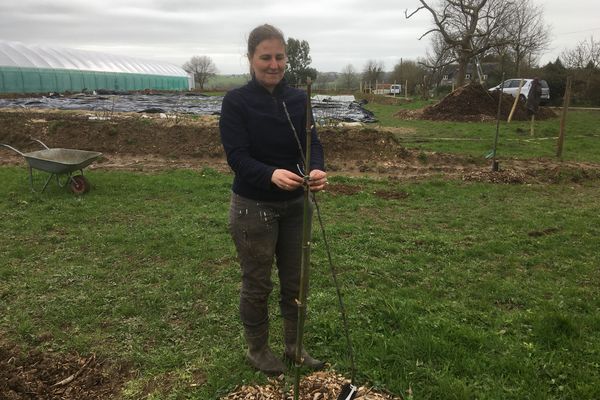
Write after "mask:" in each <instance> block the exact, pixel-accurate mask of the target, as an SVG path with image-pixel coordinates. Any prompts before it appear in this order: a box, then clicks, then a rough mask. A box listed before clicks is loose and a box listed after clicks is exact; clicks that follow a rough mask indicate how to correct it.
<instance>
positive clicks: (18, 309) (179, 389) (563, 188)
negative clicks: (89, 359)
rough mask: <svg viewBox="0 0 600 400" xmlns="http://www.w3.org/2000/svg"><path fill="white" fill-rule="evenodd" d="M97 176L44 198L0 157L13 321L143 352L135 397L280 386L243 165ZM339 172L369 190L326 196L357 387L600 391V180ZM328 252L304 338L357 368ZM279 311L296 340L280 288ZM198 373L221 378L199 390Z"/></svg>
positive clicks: (578, 394) (517, 395)
mask: <svg viewBox="0 0 600 400" xmlns="http://www.w3.org/2000/svg"><path fill="white" fill-rule="evenodd" d="M88 177H89V179H90V180H91V182H92V183H93V185H94V188H93V190H92V191H91V192H90V193H89V194H88V195H86V196H84V197H81V198H77V197H74V196H72V195H71V194H69V193H67V192H66V191H63V190H62V189H59V188H58V187H56V186H50V187H49V189H48V191H47V192H46V193H44V194H31V193H30V192H29V189H28V182H27V174H26V169H25V168H17V167H2V168H0V180H1V181H2V182H3V185H2V190H1V191H0V229H1V231H2V232H3V234H2V235H1V236H0V251H1V257H0V259H1V260H2V261H1V262H0V332H2V334H3V335H4V336H5V337H6V338H9V339H10V340H11V341H13V342H16V343H19V344H22V345H25V346H30V347H36V348H40V349H43V350H49V349H52V350H54V351H55V352H72V351H78V352H80V353H82V354H88V353H89V352H96V353H97V354H98V356H99V357H103V358H111V359H117V360H121V361H122V362H124V363H127V364H131V365H133V367H134V368H135V369H136V370H137V371H138V372H139V373H138V374H137V375H136V376H135V377H134V378H132V380H131V381H130V382H129V383H128V384H127V385H126V387H125V391H124V397H126V398H140V397H142V396H144V395H146V394H148V393H145V390H147V389H145V388H146V387H148V385H147V384H148V383H149V382H157V381H167V380H168V381H169V385H168V387H164V386H163V388H162V389H157V391H155V392H154V393H149V394H150V395H151V398H172V399H175V398H177V399H179V398H191V399H212V398H216V397H218V396H219V395H223V394H225V393H227V392H228V391H230V390H232V389H233V388H234V387H235V386H236V385H240V384H244V383H264V382H265V378H264V377H263V376H262V375H261V374H258V373H255V372H254V371H253V370H252V369H251V368H250V367H249V366H248V365H247V364H246V363H245V362H244V360H243V338H242V335H241V330H240V323H239V320H238V314H237V303H238V290H239V281H240V274H239V269H238V268H239V267H238V264H237V261H236V257H235V251H234V247H233V245H232V243H231V240H230V237H229V234H228V231H227V213H228V200H229V190H230V189H229V186H230V181H231V176H229V175H223V174H219V173H216V172H214V171H211V170H204V171H201V172H194V171H183V170H182V171H166V172H161V173H156V174H142V173H129V172H104V171H91V172H89V173H88ZM331 181H332V185H335V184H336V183H343V184H347V185H356V186H358V187H360V189H361V190H360V192H359V193H357V194H355V195H351V196H344V195H336V194H333V192H332V193H323V194H322V195H321V196H320V202H321V203H320V205H321V208H322V212H323V218H324V222H325V225H326V229H327V230H328V233H329V242H330V244H331V246H332V254H333V259H334V262H335V264H336V266H337V268H338V270H339V274H340V275H339V280H340V282H341V283H342V285H343V289H342V290H343V292H344V294H345V301H346V306H347V310H348V314H349V319H350V327H351V334H352V339H353V342H354V346H355V353H356V362H357V369H358V375H357V379H358V382H359V383H360V384H364V383H367V384H369V385H374V386H375V387H378V388H385V389H387V390H390V391H392V392H395V393H399V394H405V392H406V390H407V389H408V388H409V387H410V388H412V391H413V393H414V398H415V399H417V398H419V399H441V398H444V399H446V398H450V399H472V398H478V399H499V398H502V399H573V398H580V399H592V398H600V363H599V361H598V360H600V297H599V296H598V282H600V271H599V270H598V265H600V255H599V254H600V253H599V252H598V250H597V243H598V237H599V235H600V190H599V189H598V186H597V183H596V182H593V183H592V184H584V185H579V186H576V187H575V186H572V185H568V184H564V185H563V184H560V185H548V186H544V185H527V186H524V185H492V184H483V183H465V182H458V181H443V180H430V181H423V182H417V183H408V182H402V181H397V180H371V179H360V178H342V177H333V178H332V179H331ZM382 190H386V191H402V192H405V193H407V194H408V197H406V198H405V199H403V200H385V199H382V198H380V197H378V196H376V195H375V192H376V191H382ZM312 261H313V264H314V265H313V268H312V276H311V279H312V280H311V295H310V299H309V317H308V324H307V331H306V339H305V341H306V343H307V346H308V347H309V348H310V350H312V352H313V353H314V354H315V355H318V356H320V357H323V358H324V359H326V360H328V361H329V362H331V363H332V364H333V365H334V367H335V368H336V369H337V370H339V371H341V372H343V373H344V374H346V375H347V376H349V374H350V372H349V365H348V361H347V358H346V349H345V342H344V338H343V335H342V330H341V323H340V319H339V314H338V311H337V306H336V304H337V303H336V302H337V300H336V297H335V290H334V287H333V284H332V281H331V277H330V275H329V271H328V266H327V263H326V254H325V251H324V243H323V240H322V238H321V237H320V235H318V234H316V235H315V238H314V241H313V256H312ZM276 291H277V287H276V288H275V292H276ZM271 313H272V323H273V345H274V348H275V350H276V351H277V352H280V351H282V345H281V336H282V335H281V332H280V330H281V321H280V319H279V318H278V316H277V315H278V311H277V305H276V299H275V298H274V297H273V298H272V303H271ZM48 337H51V338H52V339H51V340H47V338H48ZM45 338H46V339H45ZM198 376H203V377H205V378H206V383H204V384H203V385H201V386H197V387H193V386H191V385H190V383H192V382H193V378H192V377H198ZM166 377H168V378H169V379H166Z"/></svg>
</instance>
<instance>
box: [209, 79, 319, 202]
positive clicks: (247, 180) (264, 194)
mask: <svg viewBox="0 0 600 400" xmlns="http://www.w3.org/2000/svg"><path fill="white" fill-rule="evenodd" d="M283 102H285V105H286V108H287V110H288V113H289V114H290V119H291V120H292V123H293V124H294V127H295V128H296V132H297V133H298V137H299V139H300V143H301V145H302V152H303V153H306V150H305V149H304V147H305V146H306V93H305V92H303V91H302V90H299V89H295V88H292V87H290V86H288V85H287V84H286V82H285V81H281V82H280V83H279V85H277V86H276V87H275V90H274V91H273V94H271V93H269V91H268V90H266V89H265V88H264V87H262V86H261V85H260V84H259V83H258V82H256V80H252V81H250V82H248V84H246V85H245V86H242V87H241V88H238V89H234V90H232V91H230V92H228V93H227V94H226V95H225V98H224V99H223V104H222V106H221V119H220V121H219V129H220V131H221V142H222V143H223V148H224V149H225V153H226V155H227V162H228V163H229V166H230V167H231V169H233V171H234V172H235V178H234V180H233V187H232V190H233V192H234V193H237V194H238V195H240V196H243V197H246V198H249V199H253V200H259V201H280V200H290V199H293V198H296V197H298V196H301V195H302V192H303V189H302V188H298V189H297V190H295V191H292V192H290V191H285V190H282V189H280V188H278V187H277V186H276V185H274V184H273V183H271V176H272V175H273V171H275V170H276V169H278V168H283V169H287V170H289V171H292V172H295V173H296V174H298V175H301V174H300V172H299V171H298V165H302V161H301V160H302V158H301V156H300V150H299V149H298V143H297V141H296V138H295V137H294V131H293V130H292V127H291V126H290V124H289V122H288V119H287V116H286V114H285V111H284V108H283ZM312 133H313V134H312V138H311V143H312V145H311V160H310V169H311V170H312V169H320V170H324V160H323V147H322V146H321V142H320V141H319V138H318V136H317V132H316V130H315V129H313V132H312Z"/></svg>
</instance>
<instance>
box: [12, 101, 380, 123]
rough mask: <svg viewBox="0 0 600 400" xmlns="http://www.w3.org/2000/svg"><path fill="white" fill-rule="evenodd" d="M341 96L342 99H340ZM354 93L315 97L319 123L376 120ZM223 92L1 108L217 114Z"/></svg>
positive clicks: (14, 104) (33, 103)
mask: <svg viewBox="0 0 600 400" xmlns="http://www.w3.org/2000/svg"><path fill="white" fill-rule="evenodd" d="M340 98H341V100H340ZM350 98H352V96H339V97H337V98H336V97H335V96H333V97H325V96H319V97H317V98H316V99H313V101H312V106H313V113H314V115H315V119H316V121H317V124H319V125H327V124H331V123H335V122H336V121H337V122H367V123H368V122H376V121H377V120H376V119H375V117H374V115H373V113H372V112H370V111H368V110H366V109H364V108H363V104H362V103H360V102H357V101H354V100H353V98H352V99H350ZM222 101H223V97H222V96H206V95H201V94H194V93H186V94H114V95H98V94H83V93H82V94H76V95H71V96H60V95H57V96H48V97H36V98H17V99H0V108H26V109H57V110H87V111H90V112H96V113H112V112H137V113H165V114H195V115H218V114H219V113H220V112H221V103H222Z"/></svg>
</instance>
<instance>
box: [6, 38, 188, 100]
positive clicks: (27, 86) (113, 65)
mask: <svg viewBox="0 0 600 400" xmlns="http://www.w3.org/2000/svg"><path fill="white" fill-rule="evenodd" d="M193 82H194V80H193V77H192V76H191V75H190V74H188V73H187V72H186V71H185V70H183V69H182V68H180V67H178V66H176V65H173V64H169V63H165V62H158V61H148V60H140V59H137V58H133V57H128V56H117V55H112V54H105V53H98V52H92V51H84V50H75V49H65V48H57V47H42V46H28V45H25V44H23V43H19V42H8V41H0V93H45V92H58V93H62V92H81V91H83V90H98V89H106V90H117V91H131V90H144V89H154V90H188V89H191V88H192V87H193Z"/></svg>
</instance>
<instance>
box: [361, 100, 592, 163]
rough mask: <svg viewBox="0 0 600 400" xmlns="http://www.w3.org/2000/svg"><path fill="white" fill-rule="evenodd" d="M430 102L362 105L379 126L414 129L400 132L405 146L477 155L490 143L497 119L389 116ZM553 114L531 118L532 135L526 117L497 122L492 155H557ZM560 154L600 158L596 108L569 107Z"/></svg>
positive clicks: (556, 122)
mask: <svg viewBox="0 0 600 400" xmlns="http://www.w3.org/2000/svg"><path fill="white" fill-rule="evenodd" d="M427 104H429V102H423V101H416V102H414V103H408V104H406V105H402V106H396V105H384V104H377V103H369V104H367V106H366V107H367V108H368V109H369V110H371V111H373V112H374V113H375V114H376V115H377V118H378V119H379V121H380V124H381V125H382V126H395V127H403V128H412V129H414V130H415V133H414V134H406V135H400V134H398V135H397V136H398V139H399V140H400V141H401V143H402V144H403V145H404V146H406V147H411V148H420V149H423V150H428V151H439V152H444V153H457V154H469V155H472V156H475V157H482V156H484V155H486V154H488V153H489V151H490V150H491V148H492V147H493V143H494V136H495V134H496V122H439V121H425V120H414V121H405V120H401V119H399V118H397V117H395V116H394V114H395V113H396V112H398V110H400V109H414V108H420V107H423V106H424V105H427ZM556 113H557V117H556V118H552V119H548V120H544V121H536V122H535V135H534V136H533V137H532V136H530V134H529V133H530V123H529V121H512V122H511V123H510V124H509V123H506V121H501V123H500V130H499V142H498V149H497V154H498V156H499V157H515V158H521V159H526V158H549V159H551V158H556V150H557V138H558V135H559V132H560V118H559V117H558V115H559V114H560V110H556ZM563 159H564V160H569V161H589V162H595V163H600V110H598V111H579V110H574V109H572V110H570V111H569V113H568V115H567V119H566V129H565V142H564V149H563Z"/></svg>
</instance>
